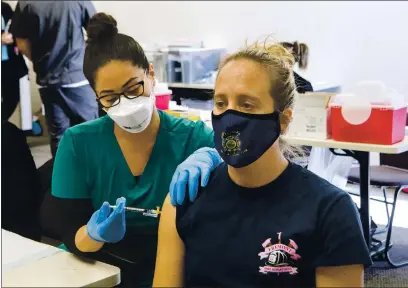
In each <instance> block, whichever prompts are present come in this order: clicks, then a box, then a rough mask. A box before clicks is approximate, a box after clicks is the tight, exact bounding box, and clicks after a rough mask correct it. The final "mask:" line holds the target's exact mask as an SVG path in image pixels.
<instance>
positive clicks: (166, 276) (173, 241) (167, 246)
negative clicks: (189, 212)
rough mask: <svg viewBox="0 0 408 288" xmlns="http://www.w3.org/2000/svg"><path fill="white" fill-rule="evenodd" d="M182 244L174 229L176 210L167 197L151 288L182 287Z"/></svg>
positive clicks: (163, 209) (161, 220) (161, 219)
mask: <svg viewBox="0 0 408 288" xmlns="http://www.w3.org/2000/svg"><path fill="white" fill-rule="evenodd" d="M183 266H184V243H183V241H182V240H181V239H180V236H179V234H178V232H177V229H176V208H175V207H173V206H172V205H171V203H170V197H169V195H167V197H166V200H165V201H164V204H163V208H162V213H161V217H160V224H159V239H158V245H157V256H156V268H155V271H154V280H153V287H182V286H183Z"/></svg>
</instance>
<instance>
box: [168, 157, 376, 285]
mask: <svg viewBox="0 0 408 288" xmlns="http://www.w3.org/2000/svg"><path fill="white" fill-rule="evenodd" d="M176 222H177V230H178V232H179V235H180V237H181V238H182V240H183V241H184V244H185V249H186V251H185V253H186V254H185V271H184V272H185V273H184V276H185V280H184V281H185V282H184V283H185V287H305V286H306V287H315V285H316V281H315V278H316V276H315V275H316V268H318V267H326V266H343V265H352V264H362V265H365V266H368V265H370V264H371V259H370V256H369V252H368V249H367V246H366V244H365V241H364V237H363V234H362V231H361V223H360V220H359V216H358V213H357V210H356V207H355V205H354V203H353V201H352V200H351V198H350V196H349V195H348V194H347V193H345V192H343V191H342V190H340V189H338V188H337V187H335V186H333V185H331V184H330V183H328V182H327V181H325V180H323V179H321V178H319V177H318V176H316V175H315V174H313V173H311V172H309V171H307V170H305V169H303V168H302V167H300V166H298V165H296V164H293V163H290V164H289V166H288V168H287V169H286V170H285V171H284V172H283V173H282V174H281V175H280V176H279V177H278V178H277V179H276V180H274V181H273V182H271V183H269V184H267V185H265V186H263V187H260V188H254V189H248V188H243V187H241V186H238V185H237V184H235V183H234V182H233V181H232V180H231V179H230V177H229V175H228V171H227V165H225V163H223V164H221V165H220V166H219V167H218V168H217V169H216V170H215V172H214V173H213V175H212V179H211V182H210V183H209V185H208V186H207V187H206V188H204V190H203V191H202V193H200V195H199V197H198V199H197V200H196V201H195V202H194V203H193V204H188V205H185V206H182V207H179V208H178V209H177V221H176Z"/></svg>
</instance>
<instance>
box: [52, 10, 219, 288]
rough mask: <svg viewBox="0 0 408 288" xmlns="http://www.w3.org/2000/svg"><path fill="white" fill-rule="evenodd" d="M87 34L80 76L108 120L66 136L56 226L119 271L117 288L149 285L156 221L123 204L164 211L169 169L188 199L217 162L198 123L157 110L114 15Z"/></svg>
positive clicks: (148, 81)
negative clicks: (119, 285)
mask: <svg viewBox="0 0 408 288" xmlns="http://www.w3.org/2000/svg"><path fill="white" fill-rule="evenodd" d="M144 27H147V26H143V25H139V26H138V27H135V28H138V29H141V30H145V29H143V28H144ZM87 32H88V40H87V48H86V51H85V58H84V73H85V76H86V77H87V79H88V80H89V82H90V84H91V86H92V87H93V89H94V90H95V92H96V97H97V99H96V100H97V101H98V102H99V103H100V104H101V105H102V107H103V108H104V110H105V111H106V112H107V114H108V115H106V116H104V117H101V118H99V119H97V120H94V121H90V122H87V123H83V124H80V125H78V126H75V127H72V128H70V129H69V130H67V132H66V133H65V135H64V136H63V138H62V140H61V142H60V144H59V147H58V151H57V155H56V159H55V164H54V171H53V179H52V195H53V197H54V201H55V203H56V204H55V205H56V207H57V209H58V215H56V216H55V217H56V219H53V220H54V222H57V223H58V225H59V226H60V228H61V230H62V231H63V233H62V234H63V235H62V237H63V241H64V244H65V245H66V247H67V248H68V250H69V251H71V252H73V253H75V254H78V255H85V256H86V257H88V258H89V257H90V258H94V259H96V260H101V261H104V262H107V263H110V264H112V265H115V266H118V267H120V268H121V277H122V284H121V285H122V286H126V287H151V284H152V279H153V273H154V265H155V257H156V246H157V228H158V218H153V217H147V216H143V215H142V214H140V213H137V212H130V211H127V210H125V207H137V208H146V209H155V208H156V207H157V206H159V207H161V206H162V204H163V201H164V199H165V198H166V195H167V194H168V192H169V185H170V182H171V180H172V177H173V174H174V172H175V171H176V174H175V176H174V177H175V178H174V181H175V182H177V183H182V184H183V183H186V185H189V186H190V188H189V192H190V200H193V199H194V198H195V196H196V193H195V192H196V191H197V187H196V186H197V185H198V184H197V182H198V181H199V179H200V178H201V177H203V178H206V177H208V175H209V173H210V172H211V171H210V170H211V169H212V167H215V166H216V165H217V164H218V163H219V162H220V161H221V160H220V158H219V156H218V154H217V153H216V152H215V150H214V149H212V147H214V143H213V138H214V137H213V131H212V130H210V129H209V128H207V127H206V126H205V125H204V123H203V122H201V121H199V122H192V121H187V120H182V119H178V118H174V117H172V116H170V115H168V114H166V113H165V112H163V111H159V110H157V109H156V108H155V105H154V103H155V100H154V83H155V80H154V70H153V66H152V65H151V64H149V62H148V60H147V58H146V56H145V53H144V51H143V49H142V48H141V46H140V45H139V44H138V43H137V42H136V41H135V40H134V39H133V38H131V37H129V36H127V35H124V34H120V33H118V31H117V28H116V21H115V20H114V19H113V18H112V17H111V16H109V15H106V14H104V13H98V14H96V15H95V16H94V17H92V19H91V20H90V22H89V25H88V30H87ZM200 148H201V149H200ZM197 150H198V151H197ZM183 161H184V162H183ZM182 162H183V164H181V163H182ZM180 164H181V165H180ZM183 181H184V182H183ZM187 182H188V184H187ZM205 182H206V179H203V181H202V184H204V185H205ZM186 185H182V186H180V185H179V186H177V185H174V186H175V187H176V188H175V190H176V191H173V192H174V193H173V197H174V199H175V201H177V200H179V202H180V201H183V200H184V191H185V190H186ZM183 186H184V187H183ZM110 205H115V206H116V207H115V208H111V207H110Z"/></svg>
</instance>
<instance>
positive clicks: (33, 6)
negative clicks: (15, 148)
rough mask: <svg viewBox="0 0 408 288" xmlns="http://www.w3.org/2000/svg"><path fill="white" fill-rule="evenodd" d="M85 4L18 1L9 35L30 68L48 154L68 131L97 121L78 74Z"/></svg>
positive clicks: (88, 7) (88, 13) (89, 10)
mask: <svg viewBox="0 0 408 288" xmlns="http://www.w3.org/2000/svg"><path fill="white" fill-rule="evenodd" d="M95 12H96V11H95V8H94V6H93V5H92V3H91V1H18V3H17V7H16V10H15V13H14V16H13V19H12V22H11V27H10V32H11V33H12V34H13V35H14V37H16V40H17V46H18V49H19V50H20V52H21V53H23V54H24V55H25V56H26V57H27V58H28V59H30V60H31V61H32V62H33V66H34V71H35V72H36V74H37V84H38V85H39V86H40V96H41V100H42V103H43V104H44V108H45V117H46V121H47V126H48V132H49V134H50V137H51V152H52V155H53V157H54V156H55V153H56V150H57V147H58V143H59V141H60V139H61V137H62V135H63V134H64V132H65V131H66V130H67V129H68V128H69V127H71V126H74V125H76V124H79V123H82V122H85V121H88V120H93V119H96V118H97V117H98V105H97V103H96V102H95V93H94V91H93V90H92V88H91V87H90V86H89V83H88V81H87V80H86V78H85V76H84V74H83V67H82V65H83V58H84V51H85V41H84V35H83V31H82V27H86V25H87V23H88V21H89V19H90V18H91V17H92V15H93V14H94V13H95Z"/></svg>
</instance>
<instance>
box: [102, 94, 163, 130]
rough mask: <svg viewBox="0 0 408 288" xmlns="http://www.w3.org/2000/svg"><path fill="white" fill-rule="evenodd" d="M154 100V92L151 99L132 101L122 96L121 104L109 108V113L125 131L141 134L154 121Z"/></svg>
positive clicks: (144, 98)
mask: <svg viewBox="0 0 408 288" xmlns="http://www.w3.org/2000/svg"><path fill="white" fill-rule="evenodd" d="M152 91H153V89H152ZM154 100H155V98H154V94H153V92H152V93H151V94H150V96H149V97H145V96H139V97H137V98H136V99H132V100H130V99H127V98H126V97H123V96H122V97H121V98H120V103H119V104H118V105H116V106H113V107H111V108H109V110H108V111H107V113H108V115H109V117H110V118H112V120H113V121H115V123H116V124H118V125H119V126H120V127H121V128H122V129H123V130H126V131H127V132H130V133H140V132H142V131H144V130H145V129H146V128H147V126H149V124H150V121H151V120H152V115H153V107H154V103H155V101H154Z"/></svg>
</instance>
